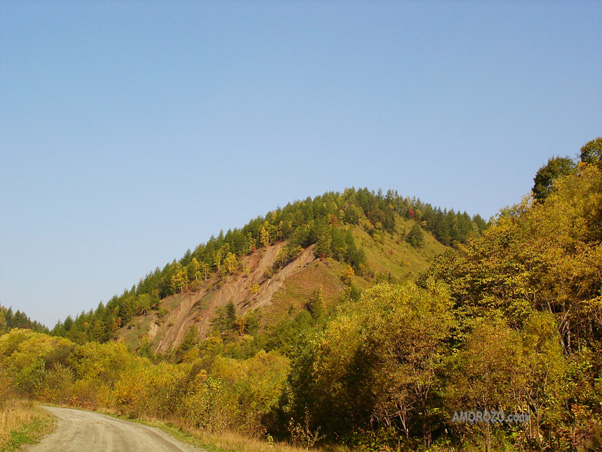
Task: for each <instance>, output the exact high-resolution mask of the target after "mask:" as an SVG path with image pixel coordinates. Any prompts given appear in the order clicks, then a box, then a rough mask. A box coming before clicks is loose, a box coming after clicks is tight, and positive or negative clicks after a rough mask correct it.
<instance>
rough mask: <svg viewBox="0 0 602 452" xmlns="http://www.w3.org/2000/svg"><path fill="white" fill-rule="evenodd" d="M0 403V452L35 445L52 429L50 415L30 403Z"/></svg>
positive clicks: (9, 401) (12, 400)
mask: <svg viewBox="0 0 602 452" xmlns="http://www.w3.org/2000/svg"><path fill="white" fill-rule="evenodd" d="M0 403H2V407H1V410H0V452H10V451H17V450H21V446H22V445H24V444H36V443H38V442H39V441H40V440H41V439H42V437H43V436H44V435H46V434H48V433H50V431H51V430H52V429H53V428H54V422H53V418H52V415H51V414H50V413H48V412H47V411H44V410H43V409H41V408H38V407H36V406H35V405H34V404H33V403H32V402H30V401H24V400H18V399H8V400H5V401H3V402H0Z"/></svg>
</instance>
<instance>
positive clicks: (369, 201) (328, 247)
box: [52, 189, 487, 343]
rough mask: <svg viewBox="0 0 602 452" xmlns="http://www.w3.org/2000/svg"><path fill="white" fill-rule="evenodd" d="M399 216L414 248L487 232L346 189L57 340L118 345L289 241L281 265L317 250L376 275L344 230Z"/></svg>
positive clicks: (177, 267) (460, 219)
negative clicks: (262, 251) (165, 309)
mask: <svg viewBox="0 0 602 452" xmlns="http://www.w3.org/2000/svg"><path fill="white" fill-rule="evenodd" d="M396 217H403V218H411V219H413V220H415V221H416V223H417V224H416V225H415V227H414V228H412V229H410V230H408V231H407V233H406V236H405V239H406V240H407V241H408V242H409V243H411V244H412V245H413V246H416V247H418V246H420V245H421V244H422V241H423V230H426V231H429V232H431V233H432V234H433V235H434V236H435V237H436V238H437V240H439V241H440V242H441V243H443V244H444V245H452V246H457V245H459V244H463V243H466V242H467V240H468V238H469V237H470V236H471V235H474V234H480V233H481V232H482V231H483V230H485V229H486V227H487V224H486V222H485V221H484V220H483V219H482V218H481V217H480V216H479V215H475V216H474V217H470V216H469V215H468V214H467V213H466V212H463V213H460V212H454V211H453V210H449V211H448V210H446V209H444V210H441V209H440V208H434V207H432V206H431V205H430V204H428V203H423V202H421V201H420V200H419V199H410V198H403V197H401V196H399V195H398V194H397V193H396V192H394V191H388V192H387V193H386V194H383V193H382V192H380V191H379V192H378V193H375V192H371V191H369V190H367V189H359V190H355V189H347V190H345V192H344V193H334V192H332V193H326V194H324V195H322V196H317V197H315V198H313V199H311V198H307V199H306V200H305V201H297V202H295V203H292V204H288V205H287V206H285V207H284V208H281V209H280V208H279V209H277V210H275V211H273V212H269V213H268V214H266V215H265V217H258V218H256V219H254V220H252V221H251V222H249V223H248V224H247V225H246V226H244V227H243V228H242V229H234V230H229V231H228V232H226V233H225V234H224V233H223V231H222V232H220V234H219V235H218V236H217V237H211V239H210V240H209V241H208V242H207V243H204V244H201V245H199V246H197V248H196V249H195V250H194V251H190V250H188V251H187V252H186V253H185V254H184V256H183V257H182V258H181V259H180V260H178V261H173V262H172V263H169V264H167V265H165V266H164V267H163V269H160V268H156V269H155V271H154V272H152V273H149V274H148V275H147V276H146V277H145V278H143V279H141V280H140V282H139V283H138V284H137V285H135V286H133V287H132V288H131V289H129V290H125V291H124V292H123V294H121V295H120V296H117V295H116V296H114V297H113V298H112V299H110V300H109V301H108V302H107V303H106V304H104V303H100V304H99V305H98V307H97V309H96V310H93V311H90V312H82V313H81V314H80V315H78V316H77V317H75V319H74V318H72V317H67V318H66V319H65V320H64V321H63V322H59V323H58V324H57V325H56V326H55V327H54V328H53V329H52V334H54V335H57V336H63V337H66V338H69V339H71V340H72V341H74V342H76V343H85V342H87V341H98V342H106V341H108V340H112V339H114V338H115V334H116V331H117V330H118V329H119V328H120V327H121V326H123V325H128V324H129V323H130V322H131V321H132V319H133V318H134V317H135V316H137V315H142V314H144V313H146V312H148V311H149V310H158V309H159V301H160V300H161V299H163V298H165V297H167V296H169V295H173V294H175V293H179V292H184V291H191V290H192V291H194V290H195V289H197V288H198V287H199V286H200V285H201V284H203V282H204V281H205V280H207V278H208V277H209V276H210V275H213V274H217V275H219V276H228V275H233V274H239V273H241V272H243V271H244V269H243V268H242V265H241V264H240V260H241V258H242V257H243V256H246V255H249V254H251V253H253V252H254V251H255V250H257V249H259V248H261V247H267V246H269V245H271V244H274V243H277V242H286V247H285V248H284V249H283V250H282V252H281V255H279V257H278V263H279V266H284V265H286V264H287V263H288V262H290V261H291V260H292V259H294V258H295V257H296V256H297V255H298V254H299V253H300V251H301V250H302V249H304V248H307V247H309V246H310V245H314V244H315V245H316V246H315V248H314V252H315V254H316V256H318V257H321V258H327V257H328V258H330V257H331V258H334V259H336V260H338V261H341V262H346V263H348V264H349V265H350V266H351V267H352V268H353V269H354V272H355V273H357V274H367V275H368V276H370V272H371V269H370V268H367V267H366V266H365V265H364V261H365V257H364V254H363V250H362V249H361V248H360V247H359V246H358V245H357V244H356V243H355V240H354V239H353V237H352V235H351V232H350V230H349V229H348V228H347V227H346V226H347V225H361V226H362V227H363V228H364V229H365V230H366V231H367V232H368V233H369V234H370V235H371V236H372V237H374V238H376V239H377V240H378V238H379V236H380V235H382V234H386V233H391V232H392V231H393V230H394V229H395V219H396ZM419 225H420V226H419Z"/></svg>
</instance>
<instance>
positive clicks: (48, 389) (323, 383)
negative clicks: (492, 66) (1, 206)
mask: <svg viewBox="0 0 602 452" xmlns="http://www.w3.org/2000/svg"><path fill="white" fill-rule="evenodd" d="M396 215H399V216H403V217H405V218H414V219H415V220H417V224H419V225H420V226H419V227H420V228H421V229H426V230H428V231H431V232H432V233H433V234H434V235H435V236H436V237H438V238H439V240H443V241H447V243H449V244H453V245H454V248H452V249H450V250H449V251H447V252H445V253H444V254H442V255H440V256H439V257H438V258H437V259H436V261H435V262H434V263H433V264H432V265H431V266H430V268H429V269H428V270H427V271H425V272H423V273H422V274H421V275H420V276H419V277H418V278H417V279H416V280H413V281H404V282H399V283H390V282H386V281H385V282H383V281H377V280H376V279H375V280H374V284H373V285H372V286H371V287H370V288H368V289H366V290H365V291H363V292H362V293H361V294H358V295H357V296H348V297H343V298H341V300H340V302H339V303H338V304H336V305H330V306H327V305H326V304H325V303H324V299H323V295H322V294H321V293H320V291H316V293H314V294H313V296H312V297H311V298H310V299H308V300H307V306H306V309H304V310H302V311H299V312H296V313H294V315H292V316H291V317H289V318H287V319H286V320H285V321H283V322H280V323H278V324H277V325H273V326H272V327H271V328H266V329H264V330H259V329H255V328H250V329H245V330H244V331H243V330H241V329H240V325H241V322H239V320H240V319H239V317H238V315H237V312H236V310H235V309H233V307H231V306H227V307H225V308H224V309H223V310H222V311H221V312H220V313H219V316H218V319H217V320H216V330H215V334H213V335H211V336H210V337H208V338H206V339H204V340H200V338H199V337H198V333H197V332H195V330H194V329H191V330H190V331H189V334H187V335H186V338H185V339H184V341H183V342H182V343H181V345H180V347H179V349H178V350H177V351H176V353H174V354H173V355H172V356H170V357H168V359H158V358H157V357H153V356H151V355H150V354H148V350H144V349H140V350H138V352H137V353H134V352H132V351H131V350H129V349H128V348H127V346H126V345H125V344H124V343H123V342H120V341H114V340H110V339H111V332H112V329H111V328H112V326H111V325H112V324H111V323H110V322H112V321H114V322H117V323H119V322H127V321H128V315H130V316H133V315H135V314H136V310H137V309H138V310H139V309H141V308H140V301H139V300H140V299H143V300H147V301H148V305H144V309H153V305H154V303H155V300H157V299H160V298H161V297H164V296H166V295H168V294H171V293H174V292H176V291H178V290H186V287H188V288H190V286H193V285H194V284H195V283H197V282H198V281H200V280H203V279H204V278H205V277H206V273H205V272H213V273H216V272H217V273H218V274H219V273H220V272H222V273H223V274H224V275H226V274H227V273H229V272H236V271H240V269H238V268H237V266H236V262H237V259H239V257H240V256H242V255H243V254H245V253H251V252H253V248H254V247H255V248H258V247H262V246H266V245H267V244H268V243H272V242H273V241H277V240H286V241H287V246H286V247H285V249H286V250H287V251H285V253H283V259H294V255H295V249H296V247H304V246H308V245H310V244H314V245H315V248H314V250H315V251H314V252H315V253H317V254H318V255H320V256H322V255H324V256H330V258H332V259H335V260H342V261H344V262H346V263H348V266H349V267H350V268H352V269H353V271H357V272H366V273H369V272H370V269H369V268H366V266H365V263H364V260H363V259H362V249H361V248H360V247H358V246H356V245H355V243H354V241H353V237H352V239H351V240H350V239H349V236H347V235H346V234H345V229H344V228H341V227H340V225H341V224H346V223H347V224H355V222H357V223H360V222H364V226H365V228H366V229H367V230H369V231H371V233H372V235H379V234H386V233H387V230H390V228H391V227H392V222H393V221H395V218H398V217H396ZM439 220H440V221H442V222H443V224H444V225H445V226H441V223H438V221H439ZM412 237H413V235H412V234H411V231H407V240H408V241H413V240H414V239H413V238H412ZM418 242H419V240H418ZM416 246H419V243H416ZM229 256H230V257H229ZM230 261H231V262H230ZM195 262H196V263H195ZM229 263H230V264H232V265H229ZM203 264H205V265H204V266H203ZM197 266H198V269H197ZM192 270H195V271H192ZM349 289H350V290H351V287H349ZM145 303H146V301H145ZM130 304H131V306H132V307H131V308H128V309H131V312H129V313H128V312H126V311H125V310H123V311H120V309H125V308H123V306H130ZM77 322H80V323H81V326H78V327H77V330H76V331H77V334H73V333H72V332H73V330H74V328H76V324H77ZM95 322H99V323H98V325H97V328H95V327H94V323H95ZM103 322H104V323H103ZM66 323H67V322H63V323H62V324H60V325H57V327H56V328H55V330H54V335H48V334H42V333H36V332H33V331H31V330H24V329H15V330H12V331H11V332H9V333H6V334H3V335H1V336H0V364H1V365H0V387H3V388H10V391H13V392H14V393H15V394H16V395H19V396H21V397H30V398H33V399H37V400H42V401H45V402H50V403H59V404H68V405H72V406H80V407H84V408H88V409H97V408H104V409H110V410H113V411H116V412H119V413H122V414H125V415H128V416H131V417H133V418H134V417H154V418H159V419H164V420H167V421H169V422H172V423H174V424H176V425H179V426H180V427H181V428H183V429H186V430H187V431H191V432H194V431H199V430H201V431H209V432H224V431H238V432H242V433H244V434H246V435H251V436H256V437H262V438H270V439H272V438H275V439H276V440H283V441H290V442H292V443H296V444H299V445H302V446H305V447H313V446H318V445H319V446H322V447H324V448H331V449H333V450H348V449H358V450H382V451H390V450H401V451H410V450H425V451H426V450H429V451H460V450H462V451H473V450H475V451H476V450H487V451H494V450H495V451H499V450H507V451H598V450H601V449H602V359H601V358H600V357H601V356H602V138H598V139H596V140H594V141H592V142H590V143H588V144H586V145H585V146H584V147H583V148H582V150H581V154H580V158H579V159H578V161H573V160H572V159H569V158H565V157H562V158H561V157H554V158H552V159H550V161H548V163H547V164H546V165H544V166H543V167H542V168H541V169H540V170H539V171H538V172H537V174H536V175H535V179H534V187H533V193H532V194H531V195H530V196H526V197H525V198H524V199H523V200H522V201H521V202H520V203H518V204H517V205H514V206H512V207H508V208H505V209H503V210H502V211H500V213H499V214H498V215H497V216H496V217H495V218H494V219H493V220H492V222H491V224H490V225H489V227H488V228H485V223H484V222H482V220H480V219H479V218H469V217H468V216H466V215H464V214H457V213H453V212H451V213H450V212H445V211H441V210H439V209H433V208H431V207H428V205H423V204H422V203H420V202H418V201H416V200H414V201H412V200H408V199H403V198H401V197H399V196H397V195H396V194H395V193H392V192H389V193H387V195H384V196H383V195H382V194H380V193H371V192H369V191H367V190H348V191H346V192H345V193H343V194H336V193H330V194H326V195H324V196H321V197H318V198H315V199H313V200H310V199H308V200H306V201H303V202H298V203H295V204H291V205H289V206H287V207H285V208H283V209H279V210H277V211H275V212H272V213H270V214H268V215H266V217H265V218H258V219H256V220H254V221H252V222H251V223H249V225H247V226H245V228H243V229H242V230H236V231H229V232H228V233H227V234H220V235H219V236H218V237H217V238H213V239H211V240H210V241H209V242H207V243H206V244H204V245H201V246H199V247H198V248H197V249H195V251H193V252H188V253H186V255H185V256H184V258H182V259H181V260H180V261H177V262H174V263H172V264H169V265H168V266H166V267H165V268H164V269H163V270H157V271H156V272H154V273H152V274H150V275H148V276H147V277H146V278H145V279H143V280H141V281H140V283H139V284H138V285H137V286H135V287H134V288H132V290H130V291H126V293H125V294H124V295H123V296H121V297H115V298H114V299H113V300H111V301H110V302H108V303H107V305H106V306H103V305H101V306H99V309H98V310H97V311H95V312H91V313H89V314H82V315H81V316H79V317H78V318H77V319H76V320H72V321H70V322H69V324H68V325H65V324H66ZM96 332H98V334H100V336H99V337H96V336H95V334H96ZM61 336H65V337H61ZM5 390H6V389H5ZM467 413H468V414H467ZM475 413H478V416H476V415H475Z"/></svg>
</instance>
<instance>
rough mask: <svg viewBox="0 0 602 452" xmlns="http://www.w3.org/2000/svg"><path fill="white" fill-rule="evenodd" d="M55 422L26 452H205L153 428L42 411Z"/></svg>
mask: <svg viewBox="0 0 602 452" xmlns="http://www.w3.org/2000/svg"><path fill="white" fill-rule="evenodd" d="M43 408H44V409H46V410H48V411H50V412H51V413H52V414H53V415H55V416H56V417H57V419H58V423H57V425H56V430H55V431H54V432H53V433H52V434H50V435H48V436H47V437H46V438H44V439H43V440H42V441H41V442H40V443H39V444H36V445H34V446H28V447H27V448H26V449H25V450H27V451H29V452H58V451H60V452H155V451H156V452H195V451H196V452H207V451H203V449H197V448H195V447H192V446H189V445H187V444H184V443H181V442H179V441H177V440H176V439H174V438H172V437H171V436H169V435H168V434H167V433H164V432H162V431H161V430H159V429H156V428H153V427H147V426H145V425H141V424H136V423H133V422H127V421H122V420H120V419H115V418H112V417H110V416H105V415H103V414H98V413H91V412H89V411H80V410H71V409H67V408H55V407H43Z"/></svg>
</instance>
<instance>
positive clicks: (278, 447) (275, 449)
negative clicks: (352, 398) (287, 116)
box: [99, 411, 323, 452]
mask: <svg viewBox="0 0 602 452" xmlns="http://www.w3.org/2000/svg"><path fill="white" fill-rule="evenodd" d="M99 412H101V411H99ZM102 414H107V415H109V416H112V417H116V418H118V419H123V420H126V421H130V422H136V423H139V424H143V425H147V426H149V427H155V428H158V429H160V430H162V431H164V432H165V433H168V434H169V435H171V436H173V437H174V438H176V439H177V440H179V441H181V442H183V443H187V444H190V445H192V446H195V447H199V448H202V449H205V450H207V451H209V452H307V450H308V449H307V448H305V447H298V446H295V445H292V444H289V443H285V442H278V441H271V440H269V441H268V440H265V439H261V438H254V437H250V436H246V435H242V434H240V433H236V432H221V433H208V432H204V431H202V430H198V429H194V428H193V429H191V428H187V427H185V426H180V425H176V424H173V423H171V422H165V421H159V420H156V419H143V418H136V419H132V418H129V417H127V416H122V415H119V414H115V413H114V412H109V411H102ZM311 450H312V452H323V449H321V448H319V447H313V448H311Z"/></svg>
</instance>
